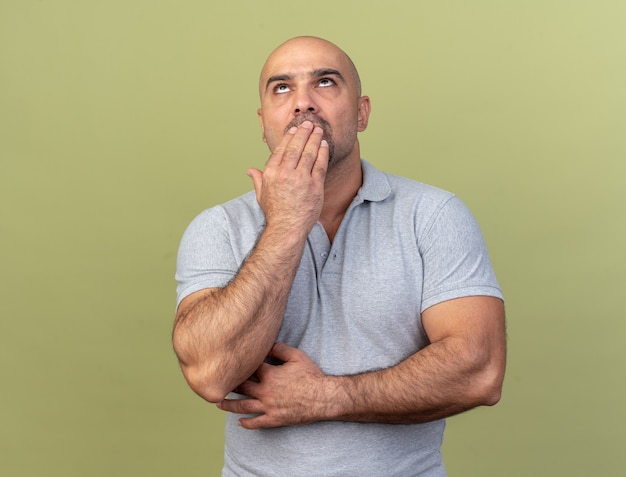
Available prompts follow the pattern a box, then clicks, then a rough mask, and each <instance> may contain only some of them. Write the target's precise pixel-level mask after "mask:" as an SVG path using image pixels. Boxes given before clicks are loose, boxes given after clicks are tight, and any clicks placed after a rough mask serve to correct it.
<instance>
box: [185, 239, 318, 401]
mask: <svg viewBox="0 0 626 477" xmlns="http://www.w3.org/2000/svg"><path fill="white" fill-rule="evenodd" d="M305 240H306V236H304V234H302V233H295V234H294V233H290V232H287V231H285V230H283V229H277V228H271V227H268V228H266V229H265V231H264V232H263V234H262V235H261V237H260V238H259V241H258V243H257V245H256V247H255V248H254V250H253V251H252V253H251V254H250V256H249V257H248V259H247V260H246V261H245V262H244V264H243V265H242V267H241V269H240V270H239V272H238V274H237V276H236V277H235V278H234V279H233V281H232V282H231V283H230V284H229V285H228V286H226V287H224V288H221V289H215V290H212V291H211V292H210V293H201V294H200V295H199V297H198V298H197V299H195V301H192V302H191V303H190V304H188V305H187V306H185V307H182V304H181V309H180V310H179V313H178V314H177V317H176V322H175V326H174V335H173V341H174V349H175V351H176V354H177V356H178V358H179V361H180V363H181V367H182V369H183V373H184V374H185V377H186V379H187V381H188V382H189V384H190V386H191V387H192V389H194V391H195V392H197V393H198V394H200V395H201V396H202V397H203V398H205V399H207V400H209V401H212V402H215V401H218V400H220V399H223V398H224V396H225V395H226V394H227V393H228V392H230V391H231V390H232V389H233V388H235V387H236V386H237V385H238V384H240V383H241V382H242V381H244V380H245V379H247V378H248V377H249V376H250V375H251V374H252V373H253V372H254V371H255V369H256V368H257V367H258V366H259V364H260V363H261V362H262V361H263V359H264V358H265V357H266V356H267V353H268V351H269V350H270V348H271V347H272V344H273V343H274V341H275V339H276V337H277V335H278V331H279V329H280V325H281V323H282V317H283V313H284V309H285V305H286V301H287V297H288V295H289V290H290V288H291V284H292V282H293V278H294V276H295V273H296V271H297V268H298V265H299V262H300V258H301V255H302V250H303V247H304V242H305Z"/></svg>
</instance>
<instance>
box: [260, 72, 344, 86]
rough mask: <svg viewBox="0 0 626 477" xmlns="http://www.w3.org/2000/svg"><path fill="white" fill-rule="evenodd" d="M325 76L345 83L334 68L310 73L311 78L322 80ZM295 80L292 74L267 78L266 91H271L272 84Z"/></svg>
mask: <svg viewBox="0 0 626 477" xmlns="http://www.w3.org/2000/svg"><path fill="white" fill-rule="evenodd" d="M323 76H336V77H338V78H339V79H340V80H341V81H344V78H343V75H342V74H341V73H340V72H339V71H337V70H335V69H332V68H320V69H317V70H313V71H311V73H309V78H321V77H323ZM293 78H294V76H293V75H291V74H281V75H273V76H270V77H269V78H267V82H266V83H265V91H267V90H268V89H269V87H270V85H271V84H272V83H277V82H280V81H289V80H292V79H293Z"/></svg>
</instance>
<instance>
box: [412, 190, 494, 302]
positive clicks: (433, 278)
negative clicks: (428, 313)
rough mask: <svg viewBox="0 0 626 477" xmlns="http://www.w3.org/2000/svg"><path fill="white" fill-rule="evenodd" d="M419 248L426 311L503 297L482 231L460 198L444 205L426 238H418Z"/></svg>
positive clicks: (424, 236) (425, 235)
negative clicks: (447, 304) (446, 303)
mask: <svg viewBox="0 0 626 477" xmlns="http://www.w3.org/2000/svg"><path fill="white" fill-rule="evenodd" d="M418 247H419V249H420V254H421V255H422V260H423V267H424V268H423V271H424V287H423V296H422V311H424V310H426V309H427V308H429V307H431V306H433V305H436V304H437V303H441V302H443V301H446V300H451V299H454V298H461V297H466V296H479V295H485V296H494V297H497V298H500V299H502V298H503V296H502V291H501V289H500V286H499V284H498V282H497V280H496V277H495V274H494V272H493V268H492V266H491V261H490V260H489V256H488V253H487V248H486V245H485V241H484V238H483V235H482V232H481V230H480V228H479V226H478V224H477V223H476V220H475V219H474V217H473V215H472V214H471V212H470V211H469V209H468V208H467V207H466V206H465V204H463V202H462V201H461V200H460V199H459V198H458V197H456V196H452V197H450V198H449V199H448V200H447V201H446V202H445V203H444V204H443V205H442V207H441V208H440V209H439V211H438V212H437V213H436V214H435V216H434V220H433V221H432V224H431V225H430V227H429V228H428V229H427V230H426V231H425V232H424V234H423V237H421V238H419V236H418Z"/></svg>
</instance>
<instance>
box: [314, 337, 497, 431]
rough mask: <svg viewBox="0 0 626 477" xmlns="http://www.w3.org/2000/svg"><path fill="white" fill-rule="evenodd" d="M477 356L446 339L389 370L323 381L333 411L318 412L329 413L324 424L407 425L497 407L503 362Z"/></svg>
mask: <svg viewBox="0 0 626 477" xmlns="http://www.w3.org/2000/svg"><path fill="white" fill-rule="evenodd" d="M475 351H476V350H473V351H472V350H469V349H468V348H467V346H466V345H465V344H464V343H463V342H462V341H461V340H458V339H454V338H449V339H444V340H440V341H438V342H436V343H433V344H431V345H429V346H428V347H426V348H424V349H423V350H421V351H420V352H418V353H416V354H414V355H412V356H410V357H409V358H407V359H406V360H405V361H403V362H401V363H400V364H398V365H396V366H394V367H391V368H388V369H384V370H380V371H376V372H372V373H365V374H360V375H355V376H341V377H327V382H326V384H327V386H328V387H329V388H328V389H329V390H330V391H329V393H328V396H330V399H331V400H332V401H333V402H334V403H335V405H334V406H333V407H329V406H328V404H326V405H324V406H322V409H324V410H325V412H329V410H330V412H331V413H333V415H327V416H324V417H323V419H326V420H345V421H360V422H386V423H398V424H411V423H420V422H428V421H432V420H436V419H441V418H445V417H448V416H451V415H454V414H458V413H461V412H463V411H466V410H469V409H472V408H474V407H476V406H480V405H493V404H496V403H497V402H498V400H499V399H500V392H501V386H502V380H503V376H504V357H503V356H497V357H494V356H489V355H480V353H478V354H477V353H476V352H475ZM503 352H504V351H503V350H502V351H501V353H503Z"/></svg>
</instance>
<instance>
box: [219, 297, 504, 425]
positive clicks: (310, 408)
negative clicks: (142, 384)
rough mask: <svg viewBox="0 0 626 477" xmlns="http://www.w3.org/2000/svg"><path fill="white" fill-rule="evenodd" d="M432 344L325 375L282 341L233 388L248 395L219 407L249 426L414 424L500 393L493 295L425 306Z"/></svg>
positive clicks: (500, 348)
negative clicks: (372, 367)
mask: <svg viewBox="0 0 626 477" xmlns="http://www.w3.org/2000/svg"><path fill="white" fill-rule="evenodd" d="M422 320H423V324H424V327H425V329H426V331H427V333H428V335H429V338H430V340H431V344H430V345H428V346H427V347H425V348H424V349H422V350H420V351H418V352H417V353H415V354H413V355H411V356H409V357H408V358H407V359H406V360H404V361H403V362H401V363H399V364H398V365H396V366H393V367H391V368H388V369H383V370H380V371H376V372H371V373H365V374H359V375H354V376H326V375H324V374H323V373H322V371H321V370H320V369H319V367H318V366H317V365H316V364H315V363H313V362H312V361H311V360H310V359H309V358H308V357H307V356H306V354H304V353H303V352H302V351H300V350H298V349H296V348H292V347H290V346H287V345H286V344H283V343H277V344H276V345H275V346H274V347H273V348H272V351H271V354H272V355H273V356H274V357H276V358H279V359H280V360H282V361H284V364H282V365H279V366H273V365H269V364H262V365H261V366H260V367H259V368H258V370H257V373H256V375H255V377H256V379H255V380H247V381H246V382H244V383H243V384H241V385H240V386H238V388H237V389H236V390H237V392H239V393H242V394H245V395H247V396H249V397H250V399H244V400H224V401H222V402H220V403H218V407H219V408H220V409H223V410H225V411H229V412H234V413H240V414H255V416H254V417H244V418H241V419H240V421H239V422H240V424H241V425H242V426H243V427H244V428H247V429H259V428H265V427H277V426H286V425H294V424H304V423H309V422H314V421H321V420H344V421H359V422H386V423H399V424H410V423H418V422H426V421H431V420H435V419H440V418H444V417H448V416H451V415H453V414H458V413H460V412H463V411H466V410H469V409H471V408H474V407H476V406H480V405H493V404H496V403H497V402H498V400H499V399H500V394H501V389H502V381H503V378H504V368H505V361H506V349H505V348H506V345H505V326H504V307H503V304H502V301H501V300H499V299H497V298H491V297H482V296H480V297H467V298H459V299H456V300H450V301H446V302H443V303H441V304H439V305H435V306H433V307H431V308H429V309H428V310H426V311H425V312H424V313H423V316H422Z"/></svg>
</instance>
